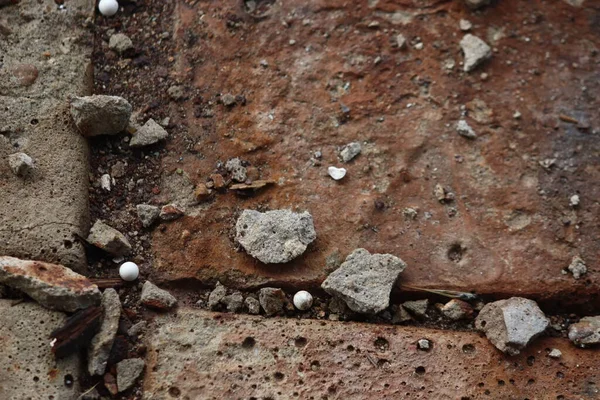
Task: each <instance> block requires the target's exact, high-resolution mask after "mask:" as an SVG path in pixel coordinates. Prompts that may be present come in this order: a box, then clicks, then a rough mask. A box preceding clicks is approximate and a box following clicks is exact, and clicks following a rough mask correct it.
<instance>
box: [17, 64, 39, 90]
mask: <svg viewBox="0 0 600 400" xmlns="http://www.w3.org/2000/svg"><path fill="white" fill-rule="evenodd" d="M12 73H13V76H14V77H15V79H16V80H17V82H18V83H19V85H21V86H31V85H33V84H34V83H35V81H36V79H37V78H38V75H39V71H38V69H37V67H36V66H35V65H33V64H19V65H17V66H16V67H15V68H13V71H12Z"/></svg>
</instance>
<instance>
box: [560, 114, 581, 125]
mask: <svg viewBox="0 0 600 400" xmlns="http://www.w3.org/2000/svg"><path fill="white" fill-rule="evenodd" d="M558 118H559V119H560V120H561V121H563V122H568V123H570V124H579V121H578V120H577V119H575V118H573V117H570V116H568V115H565V114H560V115H559V116H558Z"/></svg>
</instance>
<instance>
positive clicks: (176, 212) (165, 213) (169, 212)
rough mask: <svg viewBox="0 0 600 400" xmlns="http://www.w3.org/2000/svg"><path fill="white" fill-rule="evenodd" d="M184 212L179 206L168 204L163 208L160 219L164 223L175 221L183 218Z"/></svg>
mask: <svg viewBox="0 0 600 400" xmlns="http://www.w3.org/2000/svg"><path fill="white" fill-rule="evenodd" d="M184 214H185V213H184V211H183V209H182V208H181V207H179V205H177V204H167V205H164V206H162V207H161V209H160V214H159V217H160V219H162V220H163V221H174V220H176V219H178V218H181V217H183V215H184Z"/></svg>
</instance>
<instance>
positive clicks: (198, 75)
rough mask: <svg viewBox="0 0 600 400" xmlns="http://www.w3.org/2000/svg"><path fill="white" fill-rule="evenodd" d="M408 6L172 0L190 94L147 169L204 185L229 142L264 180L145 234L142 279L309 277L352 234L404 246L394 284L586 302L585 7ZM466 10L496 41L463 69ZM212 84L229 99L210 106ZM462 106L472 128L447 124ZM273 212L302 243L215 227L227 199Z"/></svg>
mask: <svg viewBox="0 0 600 400" xmlns="http://www.w3.org/2000/svg"><path fill="white" fill-rule="evenodd" d="M408 3H409V2H402V4H399V3H398V2H394V1H379V2H371V4H370V6H367V5H364V4H362V5H360V6H357V5H356V4H355V3H353V2H344V1H341V0H336V1H329V0H327V1H323V0H315V1H310V2H306V1H286V2H283V3H282V2H275V3H273V4H272V5H270V4H263V5H262V6H261V7H259V8H260V10H255V11H252V12H249V11H248V10H247V9H246V8H245V6H243V5H240V2H239V1H235V0H228V1H211V2H198V3H194V4H195V5H194V6H190V5H189V4H187V3H186V2H183V1H181V2H179V6H178V16H177V17H178V19H179V21H180V22H179V23H178V25H177V26H178V29H177V31H176V37H175V40H177V43H178V52H177V56H176V60H175V65H177V66H178V68H179V75H178V79H179V80H180V84H182V85H183V86H185V87H186V88H189V91H190V95H189V100H187V101H179V102H177V107H178V108H179V107H180V108H182V109H183V110H184V111H183V112H182V113H181V114H182V115H185V116H184V117H180V118H179V119H178V118H176V117H175V116H172V119H171V120H172V122H173V123H181V124H184V125H185V126H186V127H187V131H186V133H185V134H178V135H173V136H172V137H171V138H170V140H169V142H168V143H167V148H168V150H169V155H168V156H166V157H165V159H164V160H163V165H162V170H163V171H165V174H169V173H173V175H176V174H175V172H174V171H176V170H183V173H184V174H183V175H184V176H185V175H186V174H187V175H188V176H190V177H191V179H192V183H193V184H204V183H205V182H207V181H208V180H209V177H210V175H211V174H213V173H215V166H216V165H217V163H218V162H222V163H225V162H226V161H227V160H228V159H230V158H233V157H240V158H241V159H242V160H243V161H247V162H248V163H249V166H248V168H250V167H253V168H256V170H255V172H256V174H257V175H258V177H259V178H260V179H274V180H275V181H277V182H278V183H279V184H278V185H274V186H272V187H268V188H265V189H263V190H262V191H260V192H258V193H257V194H255V195H254V196H251V197H249V198H248V197H244V196H236V195H235V194H234V193H232V192H231V191H230V192H227V193H217V195H216V197H215V198H214V200H212V201H210V202H208V203H203V204H201V205H200V206H197V207H196V208H193V209H192V210H189V211H188V213H189V215H190V216H188V217H185V218H182V219H179V220H177V221H175V222H173V223H171V224H169V225H168V226H167V227H166V229H157V230H155V233H154V239H153V245H154V249H155V260H154V265H153V271H155V276H153V277H152V278H153V279H154V280H156V281H157V282H160V281H161V280H162V281H164V280H177V279H182V280H183V279H197V280H200V281H203V282H206V281H208V280H212V281H214V280H217V279H218V280H220V281H221V282H223V283H224V284H226V285H228V286H230V287H236V286H237V287H258V286H260V285H271V286H273V285H277V284H280V283H284V284H287V285H295V286H302V287H311V286H312V287H317V286H318V285H319V284H320V283H321V282H322V280H323V279H324V278H325V277H326V276H327V272H329V271H331V270H332V269H333V268H335V263H332V262H331V261H332V260H335V259H336V258H337V259H341V260H343V259H344V258H345V257H346V256H347V255H348V254H349V253H350V252H351V251H352V250H353V249H355V248H358V247H363V248H366V249H367V250H369V251H371V252H376V253H390V254H395V255H397V256H399V257H401V258H402V259H403V260H405V261H406V263H407V264H408V268H407V269H406V271H405V272H404V274H403V276H402V278H401V279H400V283H407V284H412V285H416V286H425V287H430V288H446V289H458V290H476V291H478V292H479V293H484V294H490V295H495V296H501V297H508V296H510V295H514V294H519V295H522V296H527V297H534V298H536V299H537V300H548V299H554V300H557V299H560V300H561V301H563V300H566V299H568V301H569V302H571V303H577V302H579V303H584V302H596V304H597V303H598V302H599V301H600V298H599V297H598V293H599V289H600V278H599V276H600V275H598V274H597V273H594V272H593V271H598V270H599V269H600V264H599V262H600V261H599V260H600V259H599V258H598V257H597V254H598V252H599V251H600V242H598V240H597V238H598V237H599V236H600V220H599V218H600V217H599V216H600V204H599V203H598V200H597V199H598V198H599V197H600V186H599V185H592V184H590V183H591V182H598V181H600V169H599V168H598V165H600V159H599V157H598V154H600V153H599V152H600V140H598V132H599V130H600V116H599V115H598V113H597V110H598V108H599V106H600V103H599V100H598V97H597V96H594V95H591V93H594V92H597V91H598V89H599V87H598V82H600V80H599V79H598V66H597V62H598V46H597V39H598V36H597V35H598V31H597V24H596V23H595V22H594V21H597V10H595V9H594V7H593V6H592V5H591V3H589V2H586V3H584V4H583V6H582V7H579V8H576V7H572V6H570V5H568V4H567V3H566V2H558V3H556V4H555V3H553V4H552V5H550V4H545V3H539V2H510V1H500V2H497V3H494V5H493V6H492V7H490V8H485V9H483V10H482V11H481V12H478V13H476V14H475V13H472V12H471V11H469V10H468V9H467V8H466V7H465V6H464V4H463V3H462V2H459V1H453V2H443V3H439V2H438V3H435V4H436V5H435V6H432V4H433V3H432V2H428V3H427V7H430V8H418V7H419V6H421V5H422V6H423V7H426V5H425V4H424V3H419V4H420V5H419V6H412V5H408ZM411 4H412V3H411ZM199 13H200V14H202V15H203V19H202V23H201V24H200V23H198V21H197V15H198V14H199ZM257 13H258V14H260V15H258V14H257ZM524 16H528V17H527V18H528V19H527V23H524V22H523V20H524V18H525V17H524ZM463 18H466V19H468V20H469V21H471V22H472V24H473V28H472V30H471V32H472V33H473V34H474V35H478V36H479V37H482V38H484V39H485V40H486V41H487V43H489V44H490V46H491V47H492V48H495V49H497V51H494V54H493V56H492V58H491V60H489V62H487V63H486V64H484V65H481V66H479V67H478V68H479V69H478V70H477V71H473V72H471V73H470V74H465V73H464V72H463V71H462V68H461V65H460V63H461V62H463V55H462V53H461V50H460V46H459V42H460V39H461V38H462V37H463V35H464V33H463V32H462V31H461V30H460V27H459V21H460V19H463ZM282 21H285V24H282ZM567 21H569V22H567ZM399 33H401V34H403V35H405V36H406V37H407V38H408V39H407V40H408V42H409V43H407V44H408V46H407V48H406V49H404V50H401V49H398V48H397V44H396V43H397V40H396V35H398V34H399ZM199 38H205V39H202V40H199ZM417 43H421V44H422V49H421V50H419V49H418V48H419V47H420V46H417ZM481 73H485V74H487V75H484V76H481ZM584 87H585V89H584ZM224 93H231V94H233V95H242V96H244V97H245V105H243V104H242V103H241V102H238V103H236V104H235V105H233V106H230V107H226V106H224V105H222V104H221V102H222V101H221V97H222V95H223V94H224ZM586 93H587V94H586ZM463 106H464V110H465V112H466V117H463V116H462V114H461V107H463ZM174 108H175V106H174ZM517 111H518V113H517ZM563 114H564V115H567V116H571V117H572V118H574V119H576V120H578V121H580V123H579V126H577V124H574V123H569V122H565V120H564V119H562V120H561V119H560V118H559V117H560V115H563ZM461 118H465V119H466V121H467V122H468V123H469V125H470V126H472V127H473V129H474V130H475V131H476V132H477V135H478V138H477V139H476V140H466V139H465V138H464V137H461V136H460V135H459V134H458V133H457V132H456V123H457V122H458V120H460V119H461ZM351 142H360V143H361V144H362V152H361V155H360V156H359V157H357V158H356V159H354V160H352V161H351V162H350V163H348V164H344V166H345V167H346V168H347V169H348V174H347V176H346V177H345V178H344V179H343V180H342V181H339V182H336V181H333V180H332V179H330V178H329V177H328V176H327V172H326V171H327V167H328V166H330V165H337V166H340V165H341V161H340V160H339V158H338V155H339V150H340V149H341V148H342V147H343V146H345V145H346V144H348V143H351ZM315 152H320V153H321V154H322V157H321V158H319V157H316V156H315ZM552 159H554V160H555V161H554V163H553V164H552V162H549V161H547V160H552ZM540 163H541V164H543V165H541V164H540ZM548 163H550V164H551V165H550V164H548ZM548 165H550V166H548ZM165 181H168V179H165ZM436 185H441V187H442V188H443V189H444V190H445V192H446V193H445V196H444V198H443V199H442V202H440V201H439V200H438V198H437V197H436V195H435V193H434V189H435V187H436ZM165 189H166V186H165V187H163V192H162V193H161V194H160V195H159V196H157V201H158V202H164V201H165V200H167V198H166V194H165V193H167V191H166V190H165ZM576 193H577V194H579V197H580V199H581V203H580V205H579V206H578V207H575V208H574V207H571V206H570V205H569V198H570V197H571V196H572V195H573V194H576ZM451 194H452V195H451ZM168 201H172V199H168ZM407 207H410V208H413V209H414V210H417V213H416V218H415V219H412V218H411V217H410V214H406V215H405V213H404V212H403V211H404V210H405V208H407ZM279 208H292V209H297V210H307V211H309V212H310V213H311V214H312V215H313V218H314V224H315V229H316V231H317V240H316V241H315V242H314V243H313V244H311V246H309V248H308V249H307V251H306V253H305V254H304V255H303V256H302V257H300V258H298V259H297V260H294V261H292V262H291V263H290V264H287V265H286V267H285V268H268V267H265V266H263V265H261V264H260V263H257V262H255V261H254V260H253V259H252V258H251V257H249V256H248V255H247V254H244V253H243V252H239V251H237V249H236V246H235V243H234V241H233V240H232V235H231V234H230V232H231V230H232V227H233V226H234V221H235V218H236V217H237V216H238V215H239V210H241V209H263V210H264V209H279ZM184 232H188V234H191V235H187V234H186V235H184ZM184 236H185V237H186V239H185V240H182V239H181V238H182V237H184ZM576 254H578V255H581V257H582V258H583V259H584V260H585V261H586V263H587V265H588V270H589V272H588V274H587V275H586V276H585V278H584V279H579V280H577V281H575V280H574V279H573V277H572V276H570V275H564V274H562V273H561V271H562V270H563V269H564V268H566V267H567V266H568V265H569V263H570V261H571V259H572V258H573V256H574V255H576ZM328 260H329V261H330V262H328Z"/></svg>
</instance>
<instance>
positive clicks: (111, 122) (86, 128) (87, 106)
mask: <svg viewBox="0 0 600 400" xmlns="http://www.w3.org/2000/svg"><path fill="white" fill-rule="evenodd" d="M131 111H132V107H131V104H129V102H128V101H127V100H125V99H124V98H122V97H119V96H106V95H92V96H85V97H74V98H73V99H71V117H72V118H73V122H75V125H76V126H77V129H79V132H81V134H82V135H83V136H85V137H92V136H99V135H116V134H117V133H119V132H122V131H123V130H124V129H125V128H126V127H127V125H128V124H129V118H130V117H131Z"/></svg>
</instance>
